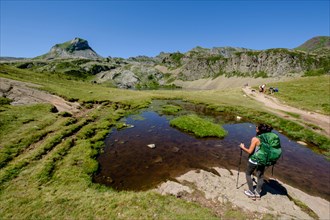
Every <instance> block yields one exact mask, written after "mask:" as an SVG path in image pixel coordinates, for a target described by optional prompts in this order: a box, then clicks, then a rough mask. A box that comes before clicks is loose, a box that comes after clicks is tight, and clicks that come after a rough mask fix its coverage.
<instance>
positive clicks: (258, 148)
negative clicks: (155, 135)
mask: <svg viewBox="0 0 330 220" xmlns="http://www.w3.org/2000/svg"><path fill="white" fill-rule="evenodd" d="M272 130H273V128H272V127H271V126H268V125H265V124H260V125H258V126H257V127H256V132H257V134H256V137H253V138H252V140H251V144H250V147H249V148H246V147H245V145H244V144H243V143H241V144H240V148H241V149H242V150H244V151H245V152H247V153H248V154H249V161H248V166H247V169H246V172H245V174H246V181H247V184H248V187H249V190H246V191H244V194H245V195H247V196H248V197H250V198H254V199H255V198H258V199H259V198H260V193H261V191H262V185H263V183H264V172H265V167H266V166H270V165H274V164H275V163H276V161H277V159H278V158H279V157H280V156H281V153H282V150H281V144H280V139H279V137H278V135H277V134H275V133H273V132H271V131H272ZM254 171H256V177H257V178H258V180H257V186H256V189H255V190H254V188H253V181H252V178H251V175H252V174H253V172H254Z"/></svg>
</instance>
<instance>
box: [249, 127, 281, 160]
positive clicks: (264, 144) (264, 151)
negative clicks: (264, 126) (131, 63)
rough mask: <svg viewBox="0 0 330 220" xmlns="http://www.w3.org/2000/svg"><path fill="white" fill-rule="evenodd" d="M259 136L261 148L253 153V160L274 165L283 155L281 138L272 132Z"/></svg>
mask: <svg viewBox="0 0 330 220" xmlns="http://www.w3.org/2000/svg"><path fill="white" fill-rule="evenodd" d="M257 138H259V140H260V145H259V150H258V151H257V152H255V153H254V154H252V155H251V157H250V158H251V160H252V161H255V162H257V163H258V164H260V165H264V166H271V165H274V164H275V163H276V161H277V160H278V159H279V158H280V157H281V155H282V149H281V143H280V138H279V137H278V135H277V134H275V133H272V132H268V133H264V134H261V135H258V136H257Z"/></svg>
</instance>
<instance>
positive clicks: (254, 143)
mask: <svg viewBox="0 0 330 220" xmlns="http://www.w3.org/2000/svg"><path fill="white" fill-rule="evenodd" d="M259 143H260V141H259V139H258V138H256V137H254V138H252V140H251V145H250V147H249V148H246V147H245V145H244V144H243V143H241V144H240V148H241V149H242V150H244V151H245V152H246V153H248V154H252V153H253V152H254V149H255V148H256V146H257V145H258V144H259Z"/></svg>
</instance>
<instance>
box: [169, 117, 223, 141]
mask: <svg viewBox="0 0 330 220" xmlns="http://www.w3.org/2000/svg"><path fill="white" fill-rule="evenodd" d="M170 125H171V126H174V127H177V128H179V129H181V130H184V131H188V132H192V133H194V134H195V135H196V136H197V137H219V138H223V137H224V136H226V134H227V131H226V130H225V129H223V128H222V127H221V126H220V125H218V124H215V123H213V122H211V121H210V120H207V119H204V118H200V117H198V116H197V115H193V114H191V115H184V116H180V117H178V118H174V119H172V120H171V121H170Z"/></svg>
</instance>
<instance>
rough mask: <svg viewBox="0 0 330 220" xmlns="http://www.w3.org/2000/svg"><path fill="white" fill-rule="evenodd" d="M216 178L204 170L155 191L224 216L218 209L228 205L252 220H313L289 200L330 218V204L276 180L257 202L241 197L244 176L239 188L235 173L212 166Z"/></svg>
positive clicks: (180, 178)
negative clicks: (264, 219)
mask: <svg viewBox="0 0 330 220" xmlns="http://www.w3.org/2000/svg"><path fill="white" fill-rule="evenodd" d="M214 170H216V172H217V173H218V175H216V174H214V173H211V172H207V171H204V170H192V171H189V172H188V173H186V174H184V175H182V176H179V177H177V178H176V179H175V180H174V181H167V182H165V183H162V184H161V185H159V186H158V188H157V189H156V190H155V191H157V192H159V193H161V194H170V195H174V196H176V197H179V198H183V199H186V200H189V201H194V202H198V203H200V204H202V205H203V206H206V207H208V208H211V209H212V210H213V211H214V212H215V213H216V214H217V215H218V216H219V217H223V214H224V213H223V211H224V210H221V207H223V206H225V205H226V204H227V203H228V202H230V203H231V204H232V205H233V206H234V207H238V208H240V209H243V210H244V211H246V212H248V213H251V219H256V218H260V216H258V214H257V213H261V214H271V215H273V216H274V217H277V218H279V219H313V218H312V217H311V216H310V215H309V214H308V213H306V212H305V211H303V210H302V209H301V208H300V207H298V206H297V204H296V203H295V202H294V201H293V200H292V198H293V199H295V200H296V201H297V200H299V201H301V202H303V203H304V204H306V205H307V206H308V207H309V208H310V209H311V210H312V211H313V212H314V213H315V214H316V215H317V216H318V217H319V218H320V219H330V203H329V202H328V201H326V200H324V199H322V198H319V197H314V196H310V195H308V194H306V193H304V192H302V191H300V190H298V189H295V188H293V187H291V186H289V185H286V184H284V183H281V182H280V181H278V180H276V179H269V180H268V181H266V182H265V184H264V188H263V192H262V194H261V199H260V200H255V201H254V200H252V199H250V198H248V197H247V196H245V195H244V190H246V189H247V184H246V180H245V173H243V172H240V175H239V181H238V189H237V188H236V181H237V171H234V170H226V169H222V168H217V167H215V168H214Z"/></svg>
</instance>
